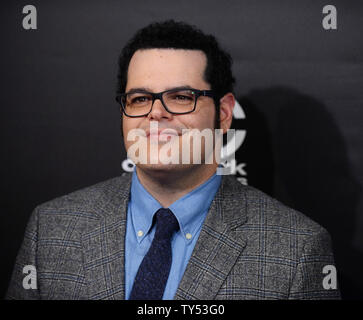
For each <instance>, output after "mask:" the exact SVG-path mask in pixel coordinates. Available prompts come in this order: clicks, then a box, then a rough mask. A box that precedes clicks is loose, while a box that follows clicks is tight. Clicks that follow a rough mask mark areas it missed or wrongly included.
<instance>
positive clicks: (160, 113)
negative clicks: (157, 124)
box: [148, 99, 173, 121]
mask: <svg viewBox="0 0 363 320" xmlns="http://www.w3.org/2000/svg"><path fill="white" fill-rule="evenodd" d="M172 116H173V115H172V114H171V113H170V112H168V111H167V110H166V109H165V108H164V106H163V104H162V102H161V100H160V99H155V100H154V103H153V106H152V108H151V111H150V113H149V114H148V118H149V120H156V121H158V120H160V119H162V118H167V119H170V118H171V117H172Z"/></svg>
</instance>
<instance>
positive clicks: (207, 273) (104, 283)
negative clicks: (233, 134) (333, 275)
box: [6, 174, 340, 300]
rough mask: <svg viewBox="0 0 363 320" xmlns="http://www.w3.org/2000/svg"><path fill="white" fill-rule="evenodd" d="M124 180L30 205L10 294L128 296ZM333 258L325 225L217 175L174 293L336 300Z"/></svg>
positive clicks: (23, 296)
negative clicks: (30, 271) (326, 282)
mask: <svg viewBox="0 0 363 320" xmlns="http://www.w3.org/2000/svg"><path fill="white" fill-rule="evenodd" d="M130 184H131V174H123V175H122V176H120V177H116V178H113V179H110V180H107V181H104V182H101V183H98V184H96V185H93V186H91V187H88V188H85V189H82V190H79V191H75V192H73V193H70V194H68V195H65V196H63V197H60V198H57V199H55V200H52V201H49V202H46V203H44V204H42V205H40V206H38V207H37V208H35V210H34V211H33V213H32V215H31V218H30V220H29V222H28V225H27V229H26V232H25V237H24V240H23V243H22V246H21V249H20V251H19V253H18V256H17V259H16V263H15V267H14V271H13V274H12V278H11V281H10V285H9V288H8V292H7V295H6V298H7V299H124V292H125V279H124V254H125V231H126V216H127V215H126V214H127V205H128V199H129V193H130ZM333 264H334V259H333V254H332V250H331V245H330V236H329V234H328V233H327V232H326V230H325V229H323V228H322V227H321V226H319V225H318V224H317V223H315V222H313V221H312V220H310V219H309V218H307V217H306V216H304V215H303V214H301V213H299V212H297V211H295V210H293V209H290V208H288V207H286V206H284V205H283V204H281V203H280V202H278V201H277V200H275V199H273V198H271V197H269V196H267V195H266V194H264V193H262V192H261V191H258V190H256V189H254V188H252V187H250V186H244V185H242V184H240V183H239V182H238V181H237V180H236V179H235V177H233V176H223V177H222V183H221V186H220V188H219V190H218V191H217V193H216V196H215V198H214V200H213V202H212V204H211V207H210V209H209V212H208V215H207V218H206V220H205V222H204V225H203V227H202V230H201V233H200V236H199V238H198V241H197V243H196V246H195V248H194V251H193V253H192V256H191V258H190V261H189V263H188V265H187V268H186V270H185V273H184V275H183V278H182V280H181V282H180V284H179V287H178V289H177V292H176V294H175V297H174V299H187V300H189V299H191V300H193V299H200V300H211V299H241V300H242V299H258V300H260V299H339V298H340V293H339V290H338V289H337V290H334V289H330V290H326V289H324V287H323V284H322V283H323V278H324V276H326V275H325V274H323V272H322V270H323V267H324V266H325V265H333ZM26 265H33V266H35V267H36V270H37V288H36V289H24V287H23V279H24V277H25V276H26V274H24V273H23V268H24V266H26Z"/></svg>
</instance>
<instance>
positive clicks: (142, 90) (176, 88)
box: [127, 85, 194, 93]
mask: <svg viewBox="0 0 363 320" xmlns="http://www.w3.org/2000/svg"><path fill="white" fill-rule="evenodd" d="M174 89H175V90H184V89H194V88H192V87H191V86H189V85H184V86H178V87H167V88H166V89H165V90H163V91H167V90H174ZM134 92H152V93H154V92H153V91H152V90H151V89H150V88H147V87H137V88H131V89H130V90H129V91H128V92H127V93H134Z"/></svg>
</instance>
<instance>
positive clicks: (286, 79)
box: [0, 0, 363, 299]
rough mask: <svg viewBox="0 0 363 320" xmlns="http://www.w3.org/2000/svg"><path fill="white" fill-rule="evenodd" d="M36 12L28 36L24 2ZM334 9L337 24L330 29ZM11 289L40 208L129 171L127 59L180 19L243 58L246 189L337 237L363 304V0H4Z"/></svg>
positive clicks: (4, 175)
mask: <svg viewBox="0 0 363 320" xmlns="http://www.w3.org/2000/svg"><path fill="white" fill-rule="evenodd" d="M28 4H32V5H34V6H35V7H36V8H37V13H38V29H37V30H24V29H23V27H22V20H23V18H24V16H25V15H24V14H23V13H22V9H23V7H24V6H25V5H28ZM328 4H332V5H335V6H336V8H337V12H338V29H337V30H325V29H323V27H322V19H323V16H324V15H323V14H322V8H323V7H324V6H325V5H328ZM0 6H1V11H0V21H1V28H0V35H1V50H0V55H1V59H0V61H1V73H0V86H1V87H0V88H1V89H0V90H1V95H0V103H1V166H0V168H1V217H0V219H1V220H0V227H1V230H0V237H1V238H0V246H1V247H0V254H1V258H0V261H1V278H0V296H2V295H3V294H4V293H5V291H6V288H7V285H8V281H9V278H10V275H11V271H12V268H13V264H14V261H15V257H16V253H17V251H18V249H19V247H20V244H21V241H22V238H23V233H24V229H25V226H26V223H27V220H28V218H29V215H30V213H31V211H32V210H33V209H34V207H35V206H36V205H38V204H40V203H42V202H45V201H47V200H50V199H52V198H55V197H57V196H61V195H63V194H66V193H69V192H72V191H74V190H76V189H79V188H82V187H85V186H88V185H91V184H94V183H96V182H99V181H102V180H105V179H107V178H110V177H113V176H116V175H119V174H120V173H121V172H122V169H121V162H122V161H123V160H124V159H125V152H124V150H123V146H122V142H121V135H120V130H119V129H120V120H119V113H118V106H117V104H116V102H115V101H114V95H115V88H116V75H117V57H118V55H119V52H120V50H121V48H122V47H123V45H124V44H125V42H126V41H127V40H128V39H129V38H130V37H131V36H132V35H133V34H134V32H135V31H136V30H137V29H139V28H140V27H143V26H145V25H146V24H148V23H150V22H152V21H155V20H162V19H169V18H174V19H176V20H183V21H186V22H188V23H191V24H195V25H197V26H198V27H199V28H201V29H202V30H203V31H205V32H206V33H211V34H214V35H215V36H216V37H217V39H218V40H219V41H220V43H221V44H222V46H223V47H224V48H225V49H227V50H228V51H230V53H231V55H232V56H233V59H234V65H233V71H234V74H235V77H236V79H237V83H236V88H235V93H236V96H237V98H238V101H239V103H240V104H241V106H242V108H243V110H244V112H245V114H246V118H245V119H239V120H235V121H234V123H233V126H234V127H235V128H239V129H244V130H247V136H246V140H245V142H244V143H243V145H242V147H241V148H240V149H239V150H238V151H237V159H238V163H240V162H244V163H246V167H245V168H244V169H245V170H246V171H247V180H248V184H250V185H253V186H255V187H257V188H259V189H261V190H263V191H265V192H266V193H268V194H270V195H272V196H274V197H276V198H277V199H279V200H280V201H282V202H283V203H285V204H287V205H289V206H291V207H293V208H295V209H297V210H299V211H301V212H303V213H305V214H306V215H307V216H309V217H311V218H312V219H313V220H315V221H317V222H318V223H320V224H321V225H323V226H324V227H325V228H326V229H327V230H328V231H329V232H330V234H331V236H332V239H333V246H334V251H335V257H336V264H337V268H338V277H339V282H340V288H341V291H342V295H343V298H345V299H362V298H363V194H362V183H363V148H362V146H363V126H362V123H363V121H362V120H363V103H362V102H363V41H362V31H363V2H362V1H352V0H350V1H337V0H336V1H329V2H327V1H319V0H311V1H307V0H300V1H292V0H288V1H268V0H264V1H262V0H261V1H255V0H251V1H241V0H238V1H237V0H236V1H206V0H203V1H182V2H181V3H177V2H176V1H170V0H169V1H167V0H165V1H135V0H134V1H87V2H86V1H80V0H77V1H45V0H43V1H31V2H30V3H29V2H25V1H2V2H1V4H0Z"/></svg>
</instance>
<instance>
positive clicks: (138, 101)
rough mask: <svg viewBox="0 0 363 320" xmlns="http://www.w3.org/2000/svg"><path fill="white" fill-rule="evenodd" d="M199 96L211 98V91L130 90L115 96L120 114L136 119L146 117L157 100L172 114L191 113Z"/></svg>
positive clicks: (176, 89) (191, 89)
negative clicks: (156, 91)
mask: <svg viewBox="0 0 363 320" xmlns="http://www.w3.org/2000/svg"><path fill="white" fill-rule="evenodd" d="M200 96H206V97H213V91H212V90H197V89H193V88H174V89H170V90H166V91H162V92H158V93H153V92H148V91H145V90H131V91H130V92H126V93H123V94H119V95H117V96H116V101H117V102H118V103H119V104H121V107H122V112H123V113H124V114H125V115H126V116H128V117H132V118H136V117H144V116H147V115H148V114H149V113H150V112H151V110H152V107H153V105H154V101H155V100H157V99H159V100H160V101H161V103H162V105H163V106H164V108H165V110H166V111H168V112H170V113H172V114H186V113H191V112H193V111H194V110H195V108H196V106H197V100H198V98H199V97H200Z"/></svg>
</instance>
